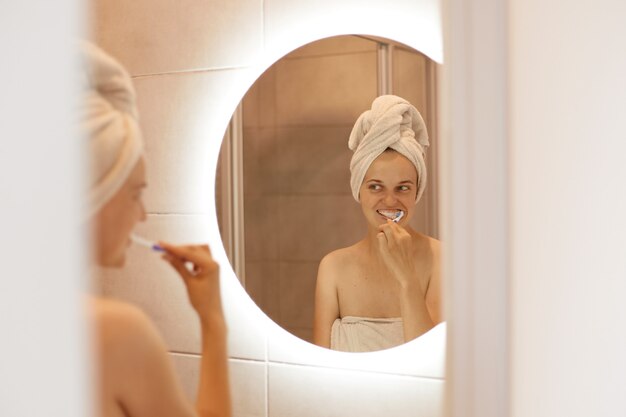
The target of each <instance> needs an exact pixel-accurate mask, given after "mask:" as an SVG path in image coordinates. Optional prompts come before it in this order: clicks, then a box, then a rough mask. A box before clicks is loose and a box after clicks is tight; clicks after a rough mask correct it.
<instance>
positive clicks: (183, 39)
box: [92, 0, 263, 75]
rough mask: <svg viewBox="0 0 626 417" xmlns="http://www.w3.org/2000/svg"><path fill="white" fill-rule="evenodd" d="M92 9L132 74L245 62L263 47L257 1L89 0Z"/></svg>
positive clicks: (98, 34)
mask: <svg viewBox="0 0 626 417" xmlns="http://www.w3.org/2000/svg"><path fill="white" fill-rule="evenodd" d="M92 14H93V16H94V25H93V30H94V33H93V38H94V40H95V42H96V43H98V44H100V45H101V46H102V47H103V48H104V49H105V50H107V51H109V52H110V53H111V54H113V55H114V56H115V57H117V58H118V59H119V60H120V61H121V62H122V63H123V64H124V65H125V66H126V67H127V68H128V69H129V71H130V73H131V74H132V75H144V74H160V73H168V72H175V71H186V70H198V69H207V68H224V67H233V66H243V65H250V64H251V63H252V62H253V61H254V59H255V58H256V56H257V54H258V53H259V52H260V50H261V49H262V47H263V41H262V39H263V38H262V34H263V2H262V0H237V1H210V2H207V1H200V0H183V1H180V2H176V3H172V2H168V1H165V0H150V1H147V0H135V1H123V0H95V1H94V2H93V10H92ZM234 45H236V47H233V46H234Z"/></svg>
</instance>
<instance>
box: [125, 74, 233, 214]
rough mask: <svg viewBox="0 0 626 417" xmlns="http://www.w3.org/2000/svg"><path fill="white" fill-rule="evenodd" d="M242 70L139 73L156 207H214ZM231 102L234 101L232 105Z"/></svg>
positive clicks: (151, 207)
mask: <svg viewBox="0 0 626 417" xmlns="http://www.w3.org/2000/svg"><path fill="white" fill-rule="evenodd" d="M242 76H243V72H242V71H239V70H228V71H209V72H199V73H193V74H173V75H162V76H152V77H141V78H135V79H134V83H135V86H136V89H137V95H138V106H139V113H140V115H141V118H140V124H141V126H142V129H143V133H144V141H145V146H146V157H147V162H148V167H147V169H148V171H147V175H148V184H149V187H148V190H147V192H146V206H147V208H148V211H149V212H152V213H204V212H209V211H212V210H213V209H214V206H213V204H212V202H211V200H212V196H211V193H212V192H213V190H214V185H215V184H214V181H215V172H214V170H213V167H215V164H216V160H217V156H218V152H219V146H220V145H221V142H222V138H223V136H224V131H225V129H226V126H227V124H228V121H229V120H230V117H231V114H232V111H233V109H234V108H235V106H236V104H237V102H238V98H237V94H238V93H239V90H237V87H231V85H232V84H236V83H237V81H238V80H240V77H242ZM229 103H230V105H229Z"/></svg>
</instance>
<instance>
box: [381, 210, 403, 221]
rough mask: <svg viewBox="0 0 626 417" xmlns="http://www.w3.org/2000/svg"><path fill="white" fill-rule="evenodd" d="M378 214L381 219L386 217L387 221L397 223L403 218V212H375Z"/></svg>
mask: <svg viewBox="0 0 626 417" xmlns="http://www.w3.org/2000/svg"><path fill="white" fill-rule="evenodd" d="M376 212H377V213H378V214H380V215H381V216H383V217H386V218H387V219H389V220H393V221H398V220H400V219H401V218H402V217H403V216H404V211H402V210H396V209H393V210H376Z"/></svg>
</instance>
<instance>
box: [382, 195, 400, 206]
mask: <svg viewBox="0 0 626 417" xmlns="http://www.w3.org/2000/svg"><path fill="white" fill-rule="evenodd" d="M396 201H397V199H396V196H395V195H394V194H393V193H387V194H386V195H385V198H384V200H383V202H384V203H385V204H386V205H388V206H390V205H392V204H393V203H395V202H396Z"/></svg>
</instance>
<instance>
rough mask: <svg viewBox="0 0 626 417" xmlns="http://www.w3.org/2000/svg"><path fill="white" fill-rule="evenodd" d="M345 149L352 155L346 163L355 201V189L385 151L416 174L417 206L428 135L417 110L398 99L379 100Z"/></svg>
mask: <svg viewBox="0 0 626 417" xmlns="http://www.w3.org/2000/svg"><path fill="white" fill-rule="evenodd" d="M348 147H349V148H350V149H351V150H352V151H353V152H354V154H353V155H352V160H351V161H350V173H351V174H352V176H351V178H350V186H351V187H352V195H353V196H354V199H355V200H356V201H359V189H360V188H361V184H362V183H363V179H364V177H365V173H366V172H367V169H368V168H369V166H370V165H371V164H372V162H373V161H374V160H375V159H376V158H377V157H378V156H379V155H380V154H382V153H383V152H384V151H385V150H386V149H387V148H391V149H393V150H395V151H397V152H399V153H400V154H402V155H404V156H405V157H406V158H407V159H408V160H409V161H411V162H412V163H413V165H415V169H416V170H417V196H416V198H415V202H416V203H417V202H418V201H419V199H420V198H421V197H422V194H423V193H424V189H425V188H426V164H425V163H424V156H425V152H426V148H427V147H428V132H427V131H426V125H425V124H424V120H423V119H422V116H421V115H420V114H419V112H418V111H417V109H416V108H415V107H413V106H412V105H411V103H409V102H408V101H406V100H405V99H403V98H401V97H397V96H392V95H387V96H380V97H378V98H376V99H375V100H374V102H373V103H372V109H371V110H367V111H366V112H364V113H363V114H361V116H359V118H358V119H357V121H356V123H355V125H354V127H353V128H352V133H351V134H350V139H349V141H348Z"/></svg>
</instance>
